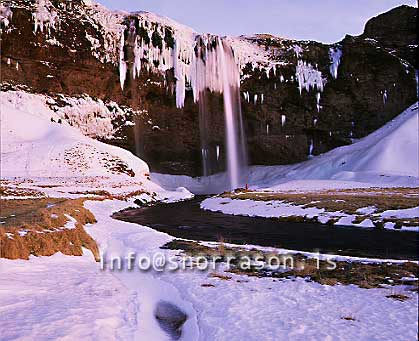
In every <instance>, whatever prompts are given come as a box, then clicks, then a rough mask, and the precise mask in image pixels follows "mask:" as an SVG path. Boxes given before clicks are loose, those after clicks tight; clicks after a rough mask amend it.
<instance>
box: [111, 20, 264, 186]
mask: <svg viewBox="0 0 419 341" xmlns="http://www.w3.org/2000/svg"><path fill="white" fill-rule="evenodd" d="M146 27H148V24H147V22H142V21H141V22H140V20H139V19H138V18H131V20H130V21H129V23H128V24H127V25H126V27H125V29H124V30H123V31H122V34H121V38H120V42H119V71H120V84H121V89H122V91H124V89H125V88H127V86H125V83H128V85H130V86H131V93H132V94H136V93H137V92H136V91H135V90H134V89H133V88H132V87H134V86H135V84H136V83H135V82H132V81H131V80H134V79H135V78H137V77H139V76H140V74H141V70H142V69H146V70H148V71H153V72H161V73H166V72H167V71H169V70H171V69H173V74H174V77H175V79H176V106H177V108H180V109H181V108H183V107H184V104H185V99H186V91H187V90H189V89H191V90H192V93H193V98H194V102H195V103H197V104H198V108H199V129H200V139H201V157H202V168H203V174H204V176H209V175H212V174H214V173H215V172H218V171H220V170H221V169H222V167H220V166H221V162H222V161H223V160H224V157H225V160H226V168H227V173H228V179H229V187H230V189H235V188H237V187H239V186H240V184H241V178H240V176H241V174H243V173H244V172H243V168H244V167H245V165H246V164H247V160H246V155H247V152H246V149H247V148H246V140H245V134H244V125H243V120H242V112H241V105H240V101H241V98H240V70H239V62H238V60H236V58H235V56H234V53H233V50H232V47H231V46H230V44H229V43H228V42H227V39H223V38H220V37H218V36H214V35H210V34H205V35H195V36H194V37H193V38H192V39H193V40H191V41H185V40H184V39H182V38H180V37H176V36H175V39H174V42H173V44H169V43H167V42H166V40H164V39H163V40H162V42H161V46H154V45H153V44H152V42H151V41H150V38H151V35H150V32H148V33H149V39H148V41H147V39H144V37H142V36H141V35H139V32H140V28H141V29H142V30H146V29H145V28H146ZM146 31H148V30H146ZM153 32H154V33H155V34H157V35H159V36H160V37H163V36H165V35H166V33H165V30H164V29H163V28H162V27H157V28H155V29H154V31H153ZM154 33H153V34H154ZM128 71H130V72H128ZM127 77H128V79H127ZM127 80H129V81H131V82H127ZM214 93H217V94H222V96H223V107H224V124H225V148H223V147H222V146H220V145H219V143H220V141H219V135H220V134H219V133H218V130H215V129H218V125H219V124H218V123H219V122H220V119H221V120H222V118H220V117H219V116H218V115H220V114H222V110H218V106H219V105H220V104H221V103H218V102H217V101H218V98H219V97H217V96H213V94H214ZM249 96H250V95H249V94H248V93H247V100H248V101H249ZM255 96H256V100H257V95H255ZM214 99H215V101H214ZM261 102H263V96H262V99H261ZM214 122H217V124H214ZM136 129H137V130H135V139H136V141H137V142H136V152H137V154H141V153H142V146H141V143H140V137H139V132H138V129H139V127H137V124H136ZM214 136H216V137H215V138H214Z"/></svg>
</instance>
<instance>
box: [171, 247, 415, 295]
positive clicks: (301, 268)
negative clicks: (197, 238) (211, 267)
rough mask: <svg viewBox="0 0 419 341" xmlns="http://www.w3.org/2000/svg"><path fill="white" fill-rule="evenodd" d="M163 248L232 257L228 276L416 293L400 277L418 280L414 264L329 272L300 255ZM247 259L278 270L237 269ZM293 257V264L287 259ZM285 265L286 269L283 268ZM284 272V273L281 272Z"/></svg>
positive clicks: (348, 266) (344, 265)
mask: <svg viewBox="0 0 419 341" xmlns="http://www.w3.org/2000/svg"><path fill="white" fill-rule="evenodd" d="M163 248H167V249H172V250H182V251H183V253H184V254H185V255H187V256H191V257H202V256H203V257H208V259H211V258H212V257H220V262H225V261H226V260H227V259H228V258H229V257H230V259H231V258H235V260H234V261H232V262H231V265H232V268H231V269H230V270H229V271H230V272H231V273H235V274H240V275H247V276H256V277H272V278H277V279H283V278H293V277H303V278H307V279H309V280H312V281H315V282H318V283H320V284H325V285H336V284H345V285H348V284H356V285H358V286H360V287H362V288H367V289H369V288H376V287H380V286H382V285H384V284H387V285H396V284H408V285H412V290H417V289H418V287H417V284H418V283H417V281H416V282H413V281H404V280H402V278H403V277H417V276H418V269H419V267H418V264H416V263H413V262H405V263H401V264H392V263H380V264H372V263H361V262H344V261H339V262H336V265H337V266H336V269H334V270H330V263H328V262H326V261H322V260H320V261H318V260H317V259H315V258H308V257H307V256H304V255H302V254H292V255H291V254H281V255H279V254H277V253H268V252H262V251H260V250H245V249H240V248H231V247H226V246H223V247H217V248H213V247H208V246H204V245H202V244H200V243H198V242H192V241H185V240H174V241H171V242H169V243H167V244H166V245H164V246H163ZM244 257H249V258H250V259H252V260H255V259H256V258H258V260H259V259H263V261H264V262H266V263H271V264H272V265H276V264H275V263H273V262H271V261H270V260H272V259H274V260H278V259H279V263H277V264H278V265H279V266H280V270H279V271H276V270H273V271H272V270H270V269H268V268H264V269H261V270H260V269H257V268H255V267H251V268H250V269H243V268H242V267H241V266H240V259H243V258H244ZM291 257H292V261H291V260H290V259H291ZM284 265H285V266H286V267H284ZM283 269H285V271H284V270H283ZM209 277H217V278H220V279H225V280H227V279H231V276H228V275H223V274H219V273H211V274H210V275H209Z"/></svg>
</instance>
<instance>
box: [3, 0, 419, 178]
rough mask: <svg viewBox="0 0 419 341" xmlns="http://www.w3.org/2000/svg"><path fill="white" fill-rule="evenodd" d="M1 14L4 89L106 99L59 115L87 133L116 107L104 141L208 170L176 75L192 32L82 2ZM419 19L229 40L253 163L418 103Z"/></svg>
mask: <svg viewBox="0 0 419 341" xmlns="http://www.w3.org/2000/svg"><path fill="white" fill-rule="evenodd" d="M0 21H1V25H2V33H1V49H2V51H1V82H2V87H3V89H7V88H16V87H23V86H24V87H26V88H27V90H28V91H31V92H36V93H48V95H49V96H51V98H52V102H54V107H55V108H56V110H59V108H60V106H65V105H68V101H69V100H68V98H70V97H81V96H86V95H88V96H90V100H91V101H101V103H102V106H104V108H105V109H104V111H101V112H98V110H97V109H92V113H91V115H87V117H84V118H83V120H81V119H78V118H77V117H75V116H71V117H69V116H68V115H67V114H66V115H63V120H67V121H68V122H69V123H70V124H73V125H76V126H80V127H81V128H83V126H85V125H86V124H89V122H87V121H88V120H98V119H101V118H103V117H102V116H106V115H108V114H107V113H114V112H115V110H114V108H115V107H118V112H119V114H118V115H115V114H109V117H107V118H108V119H111V121H112V125H113V129H112V133H110V134H108V135H99V134H98V135H97V136H96V137H97V138H100V139H101V140H104V141H106V142H109V143H112V144H116V145H120V146H123V147H124V148H127V149H130V150H131V151H133V152H134V153H136V154H137V155H139V156H141V157H142V158H143V159H144V160H145V161H147V162H148V163H149V165H150V168H151V169H152V170H153V171H160V172H169V173H177V174H190V175H199V174H200V173H201V147H200V135H199V131H200V130H199V124H200V122H199V114H198V112H199V109H198V105H197V104H196V103H194V99H193V96H192V89H191V86H190V85H189V84H188V83H187V84H185V95H186V98H185V100H184V101H182V105H179V101H181V99H180V98H179V94H180V92H181V89H182V87H180V86H179V85H181V84H180V83H179V80H180V79H181V76H183V77H185V75H184V74H183V73H181V76H179V70H183V69H182V67H183V68H188V67H189V66H190V65H191V61H190V59H191V56H193V54H194V44H195V41H196V36H197V34H196V33H194V32H193V31H192V30H191V29H189V28H187V27H185V26H182V25H180V24H177V23H175V22H173V21H171V20H169V19H167V18H161V17H158V16H155V15H152V14H150V13H144V12H139V13H135V14H127V13H119V12H111V11H108V10H106V9H105V8H103V7H101V6H99V5H96V4H94V3H91V2H87V1H72V2H69V1H58V0H57V1H51V2H50V1H42V0H41V1H36V2H28V1H9V2H8V3H7V4H6V5H3V7H2V8H1V9H0ZM415 23H416V9H415V8H411V7H407V6H401V7H398V8H395V9H393V10H391V11H389V12H387V13H385V14H382V15H379V16H377V17H376V18H373V19H371V20H370V21H369V22H368V23H367V24H366V27H365V31H364V33H363V34H362V35H361V36H358V37H352V36H346V37H345V38H344V39H343V40H342V41H341V42H338V43H336V44H334V45H331V46H330V45H325V44H321V43H317V42H311V41H294V40H287V39H281V38H277V37H273V36H269V35H256V36H253V37H239V38H228V39H227V40H228V42H229V43H230V44H231V46H232V48H233V50H234V52H235V54H236V56H237V60H238V63H240V68H241V72H242V74H241V101H242V110H243V115H244V121H245V130H246V135H247V140H248V147H249V161H250V163H252V164H284V163H291V162H297V161H301V160H304V159H306V158H307V157H308V155H309V154H318V153H322V152H325V151H327V150H330V149H331V148H334V147H337V146H340V145H343V144H348V143H351V139H352V138H360V137H363V136H365V135H366V134H368V133H370V132H372V131H374V130H376V129H377V128H379V127H380V126H382V125H383V124H384V123H386V122H387V121H389V120H390V119H392V118H393V117H395V116H396V115H397V114H398V113H400V112H402V111H403V110H404V109H405V108H406V107H408V106H409V105H410V104H412V103H413V102H414V101H415V100H416V81H415V72H414V66H415V65H414V64H415V49H416V44H417V42H416V33H415V32H416V31H415V29H416V27H415V25H416V24H415ZM41 29H42V30H41ZM121 66H122V69H121ZM124 67H125V68H126V69H127V71H126V72H124ZM183 72H184V71H183ZM186 76H187V75H186ZM121 77H122V78H121ZM124 78H125V79H124ZM186 78H188V77H186ZM121 85H122V86H123V89H122V88H121ZM192 88H193V85H192ZM205 100H206V103H207V108H209V112H211V118H210V120H208V122H206V124H207V131H208V139H209V146H210V147H209V154H210V157H212V158H215V154H216V150H217V147H218V150H219V151H220V158H219V161H218V163H215V164H216V166H215V168H214V171H217V170H222V169H223V168H224V162H223V161H224V117H223V113H222V110H223V109H222V105H223V103H222V96H220V94H217V93H211V92H209V91H208V92H207V96H206V97H205ZM94 108H95V107H94ZM106 108H107V109H106ZM98 117H99V118H98ZM93 122H96V121H93ZM126 122H128V123H129V124H127V123H126ZM90 123H91V122H90ZM201 124H202V120H201ZM93 135H94V133H93Z"/></svg>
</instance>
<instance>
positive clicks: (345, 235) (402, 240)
mask: <svg viewBox="0 0 419 341" xmlns="http://www.w3.org/2000/svg"><path fill="white" fill-rule="evenodd" d="M203 199H204V198H203V197H197V198H195V199H194V200H191V201H185V202H179V203H173V204H164V205H163V204H161V205H157V206H153V207H143V208H136V209H128V210H124V211H121V212H118V213H115V214H114V218H116V219H119V220H123V221H128V222H133V223H137V224H140V225H145V226H149V227H152V228H153V229H155V230H158V231H161V232H165V233H168V234H170V235H172V236H174V237H177V238H186V239H193V240H201V241H219V240H220V239H221V238H222V239H223V240H224V241H225V242H228V243H233V244H253V245H260V246H270V247H278V248H285V249H292V250H300V251H317V250H318V251H319V252H321V253H331V254H340V255H349V256H359V257H377V258H392V259H409V260H417V259H418V255H417V252H418V250H417V245H418V234H417V233H416V232H400V231H391V230H378V229H368V228H359V227H350V226H347V227H337V226H334V227H330V226H326V225H321V224H315V223H289V222H278V221H277V220H276V219H270V218H256V217H243V216H233V215H225V214H222V213H218V212H210V211H204V210H201V209H200V202H201V201H202V200H203Z"/></svg>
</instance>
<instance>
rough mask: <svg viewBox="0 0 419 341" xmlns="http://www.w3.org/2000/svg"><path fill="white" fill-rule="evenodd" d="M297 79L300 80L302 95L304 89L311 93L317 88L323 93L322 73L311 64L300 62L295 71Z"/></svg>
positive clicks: (299, 86) (299, 85)
mask: <svg viewBox="0 0 419 341" xmlns="http://www.w3.org/2000/svg"><path fill="white" fill-rule="evenodd" d="M295 77H296V79H297V80H298V89H299V90H300V95H301V93H302V91H303V88H304V89H305V90H306V91H307V92H309V91H310V89H311V88H313V89H314V88H316V89H317V90H318V91H319V92H322V91H323V78H322V73H321V72H320V71H318V70H316V69H314V68H313V66H312V65H311V64H307V63H306V62H303V61H301V60H299V61H298V63H297V67H296V71H295Z"/></svg>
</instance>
